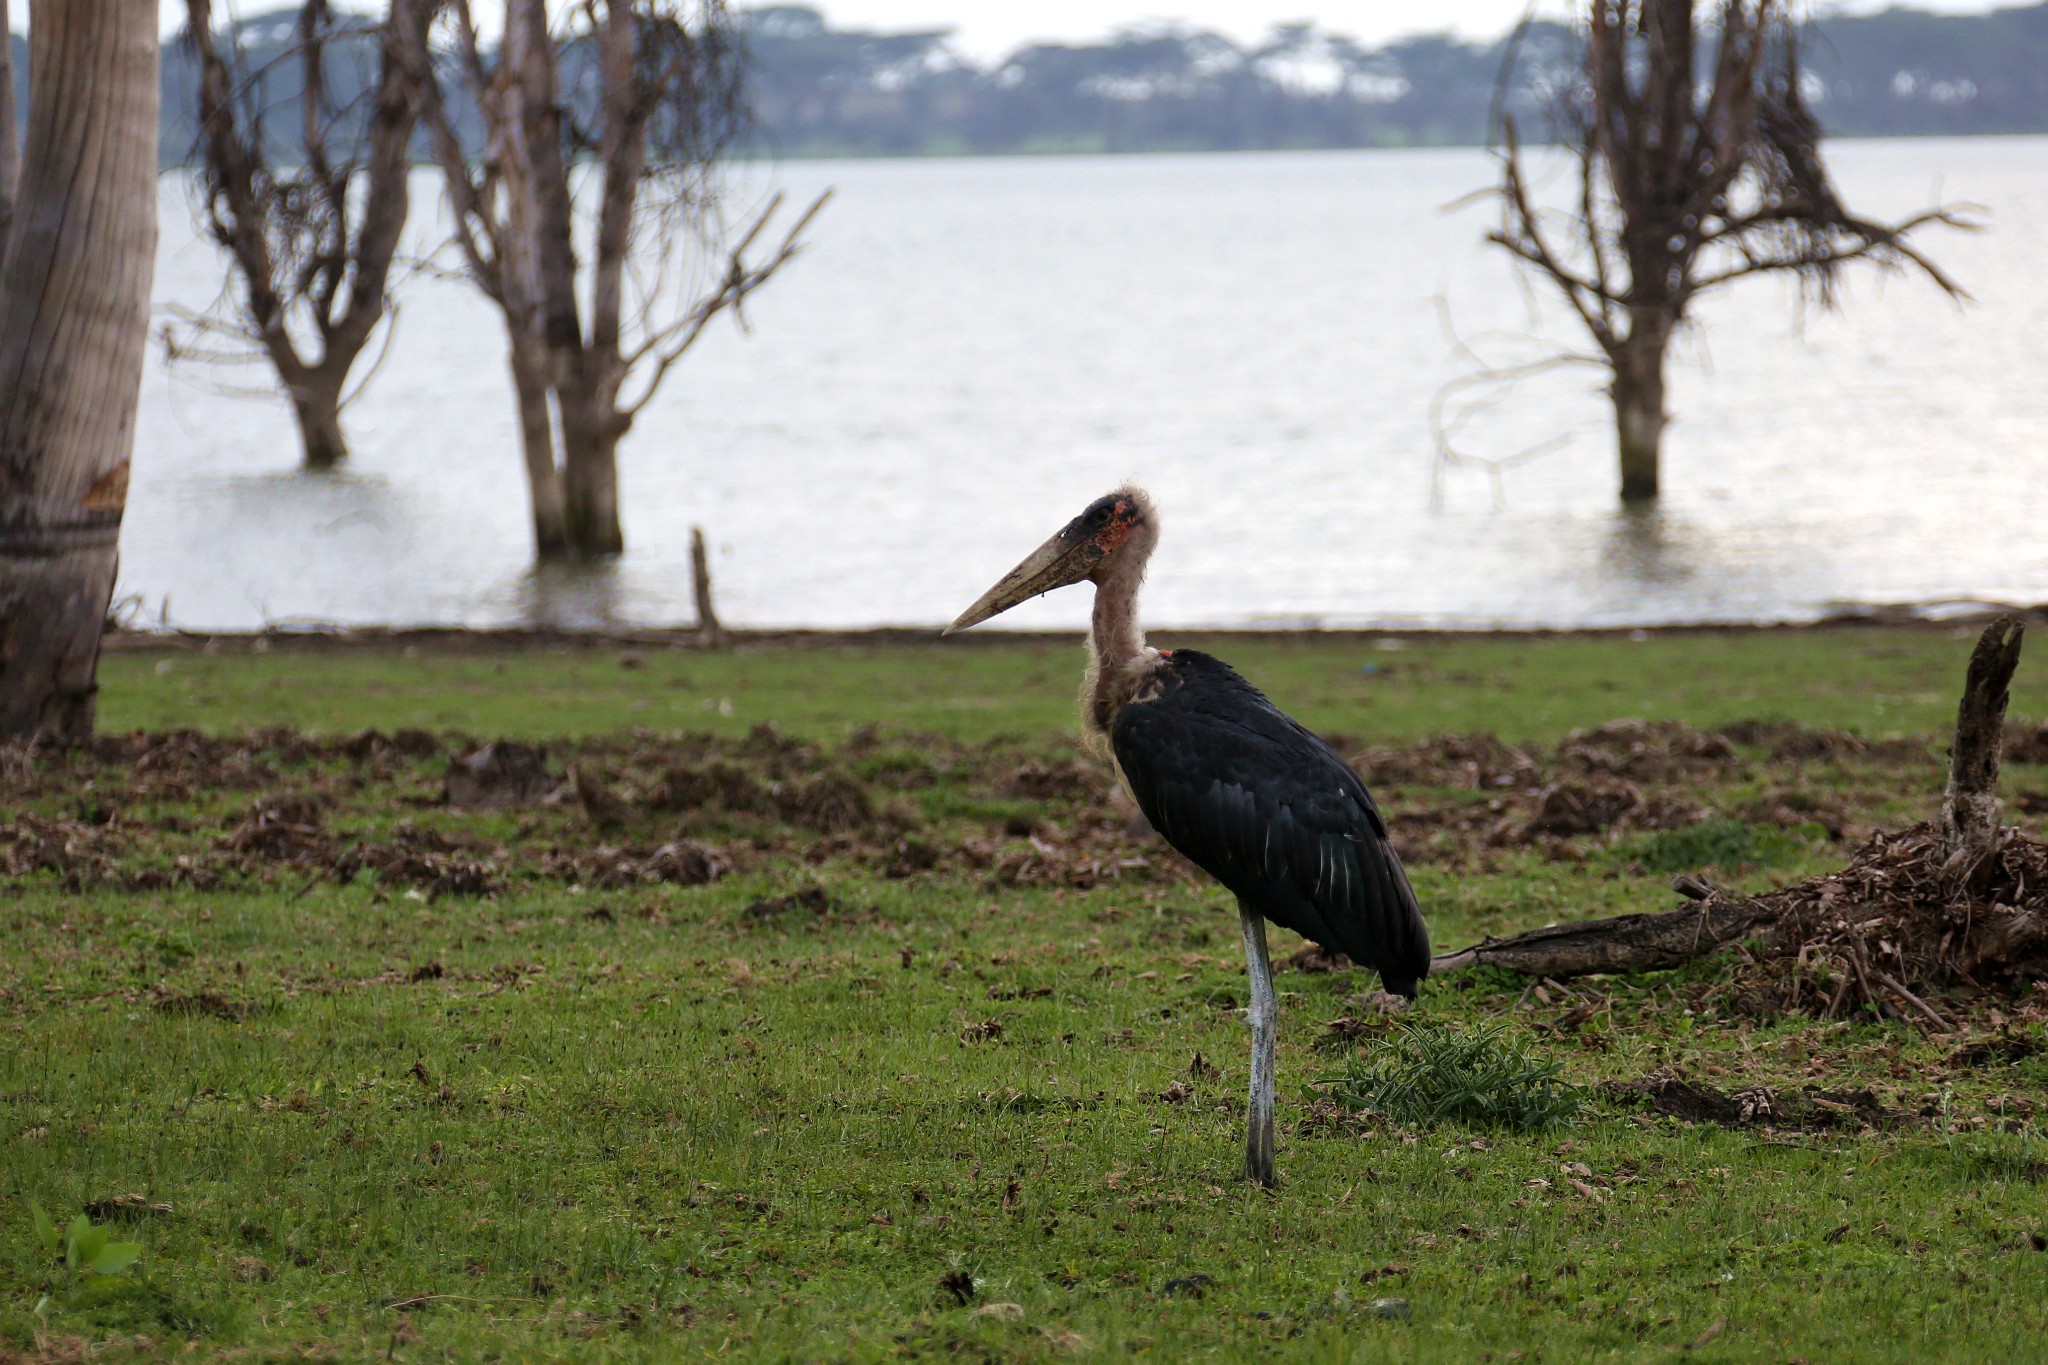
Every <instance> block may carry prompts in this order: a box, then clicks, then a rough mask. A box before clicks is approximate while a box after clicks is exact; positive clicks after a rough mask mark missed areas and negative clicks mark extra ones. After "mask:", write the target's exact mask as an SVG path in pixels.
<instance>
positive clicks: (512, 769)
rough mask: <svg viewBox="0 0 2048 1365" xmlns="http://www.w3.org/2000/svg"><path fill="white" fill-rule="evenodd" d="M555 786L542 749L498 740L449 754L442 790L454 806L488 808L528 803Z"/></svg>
mask: <svg viewBox="0 0 2048 1365" xmlns="http://www.w3.org/2000/svg"><path fill="white" fill-rule="evenodd" d="M554 789H555V778H554V775H553V774H551V773H550V772H549V771H548V760H547V753H546V751H545V750H542V749H537V748H535V747H534V746H532V745H531V744H515V743H513V742H511V741H509V740H499V741H497V742H496V743H492V744H486V745H484V746H482V747H481V748H478V749H472V750H470V751H469V752H468V753H463V754H456V755H454V756H453V757H451V758H450V759H449V760H448V774H447V777H446V779H445V783H444V786H443V788H442V794H443V797H444V799H445V800H446V802H447V804H448V805H450V806H453V807H455V808H457V809H461V810H490V809H499V808H504V807H516V806H531V805H534V804H535V803H537V802H538V801H539V800H540V799H541V798H542V797H544V796H546V795H547V794H548V793H549V792H551V791H553V790H554Z"/></svg>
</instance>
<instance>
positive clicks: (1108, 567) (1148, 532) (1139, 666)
mask: <svg viewBox="0 0 2048 1365" xmlns="http://www.w3.org/2000/svg"><path fill="white" fill-rule="evenodd" d="M1158 538H1159V533H1158V531H1157V530H1155V529H1154V528H1153V526H1152V524H1151V522H1150V521H1149V520H1148V521H1145V522H1143V523H1141V524H1139V525H1138V526H1137V527H1136V528H1135V529H1134V530H1133V531H1132V533H1131V535H1130V538H1129V539H1127V540H1125V541H1124V543H1123V544H1122V545H1120V546H1118V547H1117V549H1116V551H1115V552H1114V553H1113V554H1111V555H1110V557H1109V558H1108V559H1106V560H1104V561H1103V563H1102V568H1101V570H1100V571H1099V572H1100V576H1099V577H1098V578H1097V579H1096V580H1095V616H1094V623H1093V626H1092V628H1091V629H1090V631H1089V633H1088V655H1089V658H1088V681H1087V690H1086V691H1085V693H1084V694H1083V697H1082V710H1083V712H1084V716H1083V719H1084V720H1085V721H1086V723H1087V728H1088V729H1089V730H1090V731H1092V732H1093V733H1095V734H1097V735H1101V734H1106V733H1107V732H1108V730H1109V723H1110V721H1111V720H1112V719H1113V718H1114V717H1115V716H1116V713H1117V711H1118V710H1119V709H1121V708H1122V707H1123V705H1124V704H1125V703H1126V702H1128V701H1130V700H1131V697H1132V695H1133V694H1134V693H1136V692H1137V690H1138V689H1139V687H1141V686H1142V685H1143V683H1144V680H1145V677H1146V675H1148V674H1149V673H1150V672H1151V671H1152V664H1153V662H1154V661H1155V660H1156V659H1158V657H1159V654H1158V651H1156V650H1154V649H1151V648H1149V647H1147V645H1146V644H1145V633H1144V631H1142V630H1140V629H1139V628H1138V585H1139V584H1140V583H1142V582H1144V580H1145V563H1146V561H1147V560H1149V559H1151V557H1152V547H1153V545H1154V544H1155V543H1156V542H1157V541H1158Z"/></svg>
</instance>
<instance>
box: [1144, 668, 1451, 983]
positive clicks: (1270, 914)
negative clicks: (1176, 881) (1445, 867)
mask: <svg viewBox="0 0 2048 1365" xmlns="http://www.w3.org/2000/svg"><path fill="white" fill-rule="evenodd" d="M1160 683H1161V686H1160V690H1159V695H1158V696H1157V697H1155V698H1153V699H1151V700H1148V701H1142V702H1133V703H1132V704H1130V705H1128V706H1126V707H1124V708H1123V709H1122V710H1121V711H1119V712H1117V714H1116V718H1115V720H1114V722H1113V723H1112V725H1111V728H1110V741H1111V743H1112V745H1113V746H1114V748H1115V750H1116V758H1117V763H1118V764H1119V765H1120V766H1121V767H1122V768H1123V772H1124V778H1125V780H1126V781H1127V782H1129V783H1130V787H1131V793H1132V795H1134V796H1136V797H1137V798H1138V805H1139V806H1140V807H1141V808H1142V809H1143V810H1144V812H1145V815H1146V818H1147V819H1149V820H1151V822H1152V827H1153V828H1154V829H1156V830H1158V831H1159V833H1160V834H1161V835H1162V836H1163V837H1164V838H1165V839H1166V841H1167V842H1168V843H1170V844H1172V845H1173V846H1174V847H1175V848H1177V849H1179V850H1180V851H1181V852H1182V853H1184V854H1186V855H1187V857H1188V858H1189V859H1190V860H1191V861H1193V862H1194V863H1195V864H1196V865H1197V866H1198V867H1200V868H1201V869H1202V870H1203V871H1205V872H1207V873H1209V874H1210V875H1211V876H1213V877H1215V878H1216V880H1218V881H1220V882H1222V883H1223V884H1224V885H1225V886H1226V887H1228V888H1230V890H1232V891H1234V892H1236V893H1237V895H1238V896H1239V897H1241V898H1242V899H1243V900H1244V901H1245V902H1246V903H1247V904H1248V905H1250V906H1251V907H1252V908H1253V909H1255V910H1258V911H1259V912H1260V913H1261V914H1263V915H1265V917H1266V918H1267V919H1270V920H1272V921H1273V922H1274V923H1275V924H1279V925H1283V926H1285V927H1286V928H1289V929H1292V930H1294V931H1295V932H1296V933H1298V934H1300V935H1302V936H1303V937H1304V938H1309V939H1313V940H1315V941H1316V942H1317V943H1320V944H1321V945H1322V946H1323V947H1324V948H1326V949H1331V950H1335V951H1339V952H1342V953H1344V954H1345V955H1346V956H1347V957H1349V958H1350V959H1351V960H1352V961H1354V962H1357V963H1359V964H1361V965H1364V966H1370V967H1374V968H1377V969H1378V971H1379V973H1380V976H1381V977H1382V979H1383V980H1384V981H1385V983H1386V987H1387V989H1388V990H1390V991H1394V992H1397V993H1399V994H1403V995H1411V996H1412V995H1413V994H1414V993H1415V983H1416V982H1417V981H1419V980H1421V979H1422V977H1424V976H1426V975H1427V974H1428V972H1429V932H1428V930H1427V929H1426V928H1425V927H1424V926H1423V923H1422V912H1421V910H1420V908H1419V907H1418V906H1417V905H1416V903H1415V892H1414V891H1413V890H1412V889H1411V888H1410V887H1409V885H1408V877H1407V874H1406V873H1405V872H1403V871H1402V870H1401V860H1400V859H1399V858H1398V857H1397V856H1395V853H1394V850H1393V848H1392V847H1391V846H1389V844H1388V843H1387V825H1386V821H1385V820H1384V819H1382V818H1381V816H1380V812H1379V808H1378V807H1377V806H1375V805H1374V804H1373V800H1372V794H1371V793H1370V792H1368V791H1367V790H1366V787H1365V783H1364V782H1362V781H1361V780H1360V779H1359V777H1358V774H1357V773H1355V772H1353V771H1352V769H1351V766H1350V765H1349V764H1347V763H1346V762H1344V760H1343V759H1342V758H1340V757H1338V755H1337V753H1336V752H1335V751H1334V750H1333V749H1331V748H1330V746H1329V745H1327V744H1325V743H1324V742H1323V741H1322V740H1321V739H1320V738H1318V737H1317V736H1316V735H1314V734H1312V733H1310V732H1309V731H1308V730H1306V729H1304V728H1302V727H1301V726H1300V725H1299V724H1297V723H1296V722H1295V721H1294V720H1293V719H1292V718H1291V717H1290V716H1288V715H1287V714H1286V713H1285V712H1283V711H1281V710H1280V709H1279V708H1278V707H1276V706H1274V705H1273V703H1272V702H1270V701H1268V700H1267V699H1266V697H1265V695H1264V694H1263V693H1261V692H1260V691H1259V690H1258V689H1257V688H1255V687H1253V686H1252V685H1251V684H1250V683H1248V682H1246V681H1245V680H1244V679H1243V678H1241V677H1239V676H1238V675H1237V673H1236V672H1235V671H1234V670H1233V669H1231V668H1230V666H1229V665H1227V664H1225V663H1223V662H1222V661H1221V660H1219V659H1215V658H1212V657H1210V656H1209V655H1207V654H1202V653H1199V652H1198V651H1195V650H1189V649H1177V650H1173V651H1171V653H1170V654H1168V655H1167V657H1166V658H1165V659H1164V660H1163V661H1162V663H1161V672H1160Z"/></svg>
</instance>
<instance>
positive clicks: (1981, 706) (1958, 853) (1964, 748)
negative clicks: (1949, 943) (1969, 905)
mask: <svg viewBox="0 0 2048 1365" xmlns="http://www.w3.org/2000/svg"><path fill="white" fill-rule="evenodd" d="M2025 635H2026V627H2025V626H2024V625H2022V624H2021V623H2020V620H2019V618H2018V617H2016V616H2001V617H1999V618H1998V619H1997V620H1996V621H1993V622H1992V623H1991V624H1990V625H1989V626H1986V627H1985V628H1984V633H1983V635H1981V636H1979V637H1978V639H1977V648H1976V649H1975V650H1973V651H1972V652H1971V654H1970V670H1969V673H1968V674H1967V675H1966V678H1965V680H1964V684H1963V699H1962V701H1961V702H1959V703H1958V704H1957V706H1956V738H1955V744H1954V745H1953V746H1952V747H1951V748H1950V749H1949V760H1948V790H1947V791H1945V792H1944V793H1943V794H1942V798H1941V827H1942V832H1943V835H1944V837H1945V839H1946V843H1947V848H1948V856H1947V859H1946V861H1945V862H1944V863H1943V865H1942V883H1943V885H1944V886H1945V887H1947V888H1948V892H1949V895H1950V896H1951V897H1952V898H1956V897H1961V896H1965V895H1968V894H1969V893H1971V892H1973V891H1981V890H1983V888H1984V884H1985V882H1986V881H1987V880H1988V879H1989V877H1990V875H1991V872H1992V870H1993V867H1994V865H1995V863H1996V860H1997V853H1998V845H1999V842H2000V840H2002V839H2003V838H2004V837H2005V836H2004V827H2003V825H2002V824H2001V823H2000V821H1999V818H1998V756H1999V752H2000V750H2001V749H2002V748H2003V747H2004V744H2005V708H2006V704H2007V702H2008V701H2010V700H2011V693H2010V689H2011V686H2012V675H2013V670H2014V669H2016V668H2018V667H2019V662H2020V641H2021V640H2022V638H2024V636H2025Z"/></svg>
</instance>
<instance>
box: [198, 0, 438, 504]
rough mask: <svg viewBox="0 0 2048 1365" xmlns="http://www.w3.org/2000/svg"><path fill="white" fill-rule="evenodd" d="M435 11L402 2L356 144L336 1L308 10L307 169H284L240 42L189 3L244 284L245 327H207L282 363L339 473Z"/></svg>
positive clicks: (289, 390)
mask: <svg viewBox="0 0 2048 1365" xmlns="http://www.w3.org/2000/svg"><path fill="white" fill-rule="evenodd" d="M437 8H438V2H437V0H390V5H389V11H388V13H387V15H386V17H385V23H384V26H383V32H382V34H381V35H380V38H379V41H378V53H379V57H378V61H379V70H378V74H377V85H376V90H375V96H376V103H375V105H374V106H373V107H372V110H371V114H370V119H369V121H368V124H367V126H366V127H365V128H364V129H363V130H362V131H360V132H357V133H349V134H348V135H347V136H346V137H344V136H343V135H342V134H341V133H340V132H339V131H338V129H339V126H340V125H339V124H338V123H337V121H336V116H335V113H334V111H333V110H332V108H331V107H330V102H329V99H328V93H327V90H328V87H327V81H326V63H327V59H328V55H329V50H330V45H331V43H332V42H333V41H334V33H333V29H332V27H331V25H332V12H331V10H330V8H329V6H328V4H327V3H326V0H305V3H303V4H301V6H300V7H299V16H298V31H299V46H298V51H297V57H298V61H299V64H300V70H301V73H302V76H303V87H302V90H301V93H300V95H299V106H300V108H299V113H300V136H301V138H302V144H303V153H304V156H305V164H304V165H303V166H302V167H300V168H298V169H295V170H291V171H289V172H286V171H281V170H279V169H277V168H276V167H274V166H272V165H271V164H270V161H269V159H268V151H267V149H266V145H265V140H264V132H263V128H262V126H261V118H260V116H258V115H256V114H254V113H252V112H250V111H248V110H246V109H245V108H244V107H243V96H244V95H245V92H246V84H247V80H246V78H245V77H244V76H243V74H242V73H241V70H240V65H239V63H240V61H241V54H240V51H239V39H235V40H233V41H232V43H231V45H230V47H229V48H228V50H227V51H226V52H223V51H222V50H221V46H220V43H219V42H218V41H217V39H216V38H215V35H214V32H213V0H185V9H186V19H187V34H188V37H187V40H186V41H187V42H188V43H189V45H190V48H191V52H192V55H193V57H194V59H195V60H196V62H197V64H198V67H199V86H198V114H199V127H200V132H201V140H200V151H201V153H202V156H203V164H202V172H201V185H202V187H203V188H204V190H205V194H206V200H205V203H206V226H207V232H208V235H210V236H211V237H212V238H213V240H214V241H215V242H216V243H217V244H218V245H219V246H220V247H221V248H222V249H224V250H225V251H226V252H227V253H228V256H229V259H230V261H231V263H232V264H231V267H230V270H231V275H238V276H240V280H241V290H240V292H239V296H238V297H236V299H235V303H234V311H235V313H236V314H238V315H239V316H238V318H237V320H236V321H235V322H234V323H233V324H231V325H221V324H199V325H197V326H196V327H195V330H197V331H199V332H200V333H201V335H205V334H206V333H207V332H209V331H212V332H214V333H216V334H218V333H226V334H228V335H230V336H233V337H236V338H237V339H238V340H239V341H240V342H241V343H243V344H249V345H254V346H255V347H257V348H259V349H261V350H262V351H264V352H265V353H266V354H267V355H268V356H269V357H270V360H271V363H272V365H273V366H274V367H275V368H276V370H277V375H278V378H279V380H280V381H281V382H282V384H283V386H284V389H285V393H286V396H287V398H288V399H289V401H290V402H291V405H292V412H293V415H294V416H295V417H296V418H297V419H298V424H299V433H300V435H301V437H302V438H303V442H302V444H303V448H304V453H305V467H306V468H308V469H331V468H333V467H334V466H335V465H338V464H340V463H341V462H342V461H343V460H345V459H347V458H348V444H347V441H346V440H345V439H344V437H343V434H342V428H341V407H342V394H343V391H344V389H345V386H346V384H347V381H348V375H349V371H350V369H352V368H353V367H354V365H355V363H356V362H357V361H358V360H359V359H360V358H361V357H362V354H363V351H364V350H365V349H366V348H367V347H368V345H369V343H370V339H371V337H372V335H373V334H374V333H375V332H376V330H377V328H378V326H379V325H380V324H382V323H384V321H385V319H386V317H387V315H388V313H389V307H388V298H387V295H388V293H389V291H390V287H391V276H392V272H393V269H394V267H395V266H396V264H397V257H398V247H399V242H400V238H401V237H402V235H403V233H404V230H405V220H406V215H407V213H408V211H409V209H410V198H409V195H410V190H409V183H410V178H411V172H412V165H411V150H412V138H413V129H414V128H415V126H416V125H417V124H418V122H419V115H420V101H421V91H422V88H423V86H424V85H425V82H426V80H427V70H426V68H425V66H424V64H423V63H422V61H421V56H422V50H423V47H424V44H425V36H426V32H427V30H428V28H429V27H430V25H431V24H432V22H433V18H434V14H435V11H436V9H437ZM238 85H239V86H242V87H243V88H242V89H238ZM358 186H360V192H358V189H357V187H358ZM294 320H296V321H297V322H298V323H299V324H300V325H299V326H297V327H296V328H295V327H294V326H293V325H292V323H293V321H294ZM295 333H296V335H295ZM314 336H317V338H318V345H317V348H316V347H315V346H314V345H313V344H312V342H311V340H310V338H311V337H314ZM180 353H184V354H191V353H193V352H192V350H191V349H190V348H180Z"/></svg>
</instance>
